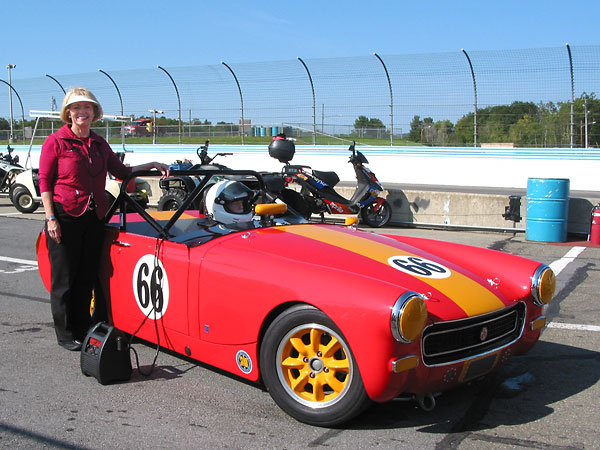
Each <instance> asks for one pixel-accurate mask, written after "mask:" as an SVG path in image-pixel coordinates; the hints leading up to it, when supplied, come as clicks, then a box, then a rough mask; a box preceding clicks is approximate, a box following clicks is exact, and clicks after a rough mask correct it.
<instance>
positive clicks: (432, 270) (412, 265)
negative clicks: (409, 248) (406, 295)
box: [388, 256, 452, 279]
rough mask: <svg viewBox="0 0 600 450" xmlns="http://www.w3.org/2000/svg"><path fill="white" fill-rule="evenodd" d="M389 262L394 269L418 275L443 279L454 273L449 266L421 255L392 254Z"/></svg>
mask: <svg viewBox="0 0 600 450" xmlns="http://www.w3.org/2000/svg"><path fill="white" fill-rule="evenodd" d="M388 264H389V265H390V266H392V267H393V268H394V269H398V270H399V271H401V272H404V273H408V274H409V275H414V276H417V277H425V278H435V279H441V278H448V277H449V276H450V275H451V274H452V272H451V271H450V269H448V268H447V267H444V266H442V265H441V264H439V263H436V262H434V261H430V260H428V259H425V258H421V257H419V256H392V257H390V258H388Z"/></svg>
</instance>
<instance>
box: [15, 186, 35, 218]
mask: <svg viewBox="0 0 600 450" xmlns="http://www.w3.org/2000/svg"><path fill="white" fill-rule="evenodd" d="M13 205H14V206H15V208H17V211H20V212H22V213H26V214H29V213H32V212H34V211H35V210H36V209H38V208H39V206H40V204H39V202H36V201H35V200H34V199H33V197H32V196H31V193H30V192H29V189H25V188H23V189H18V190H16V191H15V192H13Z"/></svg>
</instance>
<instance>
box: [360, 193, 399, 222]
mask: <svg viewBox="0 0 600 450" xmlns="http://www.w3.org/2000/svg"><path fill="white" fill-rule="evenodd" d="M360 216H361V218H362V220H363V222H364V223H366V224H367V225H369V226H370V227H373V228H381V227H383V226H385V225H387V224H388V222H389V221H390V219H391V218H392V207H391V206H390V204H389V203H388V202H387V200H383V201H382V202H381V204H380V203H378V202H377V200H375V199H373V200H371V202H370V203H369V204H368V205H366V206H364V207H363V208H362V209H361V210H360Z"/></svg>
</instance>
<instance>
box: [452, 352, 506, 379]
mask: <svg viewBox="0 0 600 450" xmlns="http://www.w3.org/2000/svg"><path fill="white" fill-rule="evenodd" d="M498 356H500V352H496V353H492V354H491V355H486V356H482V357H481V358H477V359H472V360H471V361H467V362H466V363H465V365H464V366H463V369H462V371H461V374H460V377H459V381H460V382H461V383H463V382H465V381H470V380H473V379H475V378H479V377H481V376H483V375H485V374H486V373H488V372H491V371H492V369H493V368H494V367H495V366H496V362H497V361H498Z"/></svg>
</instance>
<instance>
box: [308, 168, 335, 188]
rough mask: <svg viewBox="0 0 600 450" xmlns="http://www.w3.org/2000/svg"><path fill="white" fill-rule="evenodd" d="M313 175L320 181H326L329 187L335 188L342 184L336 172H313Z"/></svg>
mask: <svg viewBox="0 0 600 450" xmlns="http://www.w3.org/2000/svg"><path fill="white" fill-rule="evenodd" d="M312 173H313V175H314V176H315V177H317V178H318V179H319V180H321V181H324V182H325V183H327V184H328V185H329V186H331V187H334V186H335V185H336V184H338V183H339V182H340V177H338V174H337V173H335V172H330V171H327V172H325V171H321V170H313V171H312Z"/></svg>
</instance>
